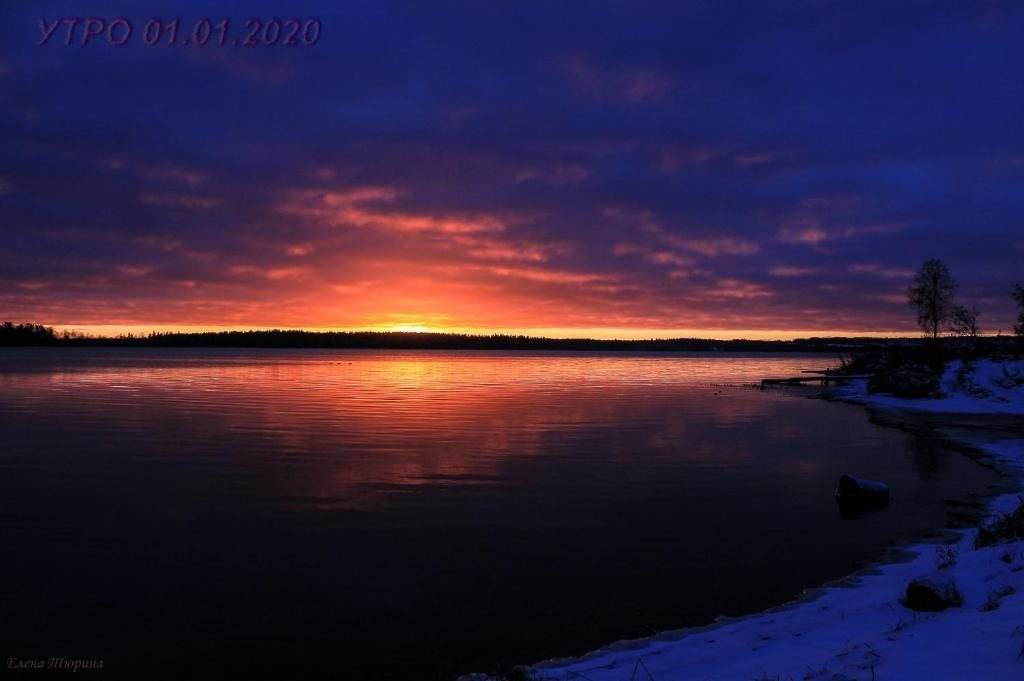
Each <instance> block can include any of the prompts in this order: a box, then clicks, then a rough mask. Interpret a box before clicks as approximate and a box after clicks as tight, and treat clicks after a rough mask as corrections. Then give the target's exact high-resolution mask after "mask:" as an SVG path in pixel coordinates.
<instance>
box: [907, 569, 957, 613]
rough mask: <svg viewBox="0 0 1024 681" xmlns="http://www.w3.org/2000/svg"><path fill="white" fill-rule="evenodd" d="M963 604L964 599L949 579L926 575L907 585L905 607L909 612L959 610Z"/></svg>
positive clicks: (953, 582)
mask: <svg viewBox="0 0 1024 681" xmlns="http://www.w3.org/2000/svg"><path fill="white" fill-rule="evenodd" d="M963 604H964V598H963V596H961V595H960V590H959V589H957V588H956V582H955V581H953V579H952V578H951V577H946V576H944V575H928V576H925V577H918V578H917V579H915V580H913V581H911V582H910V584H908V585H907V598H906V606H907V607H908V608H910V609H911V610H917V611H919V612H939V611H942V610H945V609H946V608H959V607H960V606H961V605H963Z"/></svg>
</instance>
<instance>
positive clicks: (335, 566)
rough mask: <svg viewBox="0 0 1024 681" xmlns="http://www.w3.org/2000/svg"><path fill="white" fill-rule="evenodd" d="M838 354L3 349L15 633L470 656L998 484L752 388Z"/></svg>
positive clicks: (62, 646)
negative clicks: (869, 501) (858, 509)
mask: <svg viewBox="0 0 1024 681" xmlns="http://www.w3.org/2000/svg"><path fill="white" fill-rule="evenodd" d="M830 361H832V360H831V358H828V357H793V356H784V357H771V356H721V355H656V356H635V355H630V356H626V355H606V354H568V353H550V354H528V353H527V354H518V353H458V352H372V351H366V352H363V351H325V352H318V351H279V350H278V351H270V350H268V351H251V350H246V351H227V350H220V351H212V350H211V351H204V350H144V349H141V350H140V349H119V350H118V349H114V350H85V349H59V350H53V349H18V350H0V442H2V448H0V543H2V548H0V656H2V657H3V658H4V659H5V660H6V658H8V657H10V656H16V657H20V658H32V657H41V658H46V657H51V656H64V657H70V658H73V657H81V658H89V659H97V658H98V659H102V660H104V671H103V672H102V673H96V672H82V671H80V672H78V673H77V675H76V676H86V677H87V678H99V677H104V678H113V677H118V678H122V677H127V676H130V677H133V678H159V677H165V678H261V679H291V678H296V679H297V678H343V679H450V678H453V677H454V676H455V675H457V674H459V673H462V672H466V671H470V670H493V669H494V668H495V667H496V665H499V664H500V665H503V666H506V667H507V666H510V665H511V664H513V663H517V662H532V661H537V660H539V659H541V658H544V657H550V656H558V655H569V654H579V653H583V652H585V651H587V650H589V649H592V648H595V647H597V646H599V645H602V644H606V643H609V642H611V641H613V640H615V639H619V638H623V637H637V636H642V635H645V634H648V633H650V632H651V631H653V630H658V629H666V628H677V627H682V626H686V625H696V624H704V623H707V622H709V621H710V620H711V619H712V618H713V617H714V616H715V615H716V614H719V613H726V614H739V613H743V612H749V611H753V610H758V609H762V608H764V607H767V606H770V605H773V604H776V603H778V602H780V601H782V600H785V599H787V598H789V597H791V596H794V595H795V594H797V593H798V592H799V590H800V589H801V588H804V587H808V586H813V585H816V584H819V583H821V582H822V581H824V580H826V579H830V578H835V577H838V576H841V575H843V574H846V573H848V572H849V571H850V570H851V568H852V562H853V561H854V560H855V559H861V558H865V557H868V556H871V555H873V554H875V553H877V552H878V551H879V550H880V549H881V548H883V547H884V545H885V544H886V542H887V541H888V540H890V539H893V538H901V537H903V538H905V537H911V536H913V535H915V534H916V533H919V532H922V531H924V530H927V529H929V528H933V527H937V526H941V525H943V524H944V523H945V521H946V516H945V508H944V504H943V499H945V498H947V497H951V496H956V495H961V494H964V493H965V492H968V491H971V490H983V489H984V488H985V487H986V486H987V485H988V484H989V483H991V482H993V481H994V480H995V476H994V474H992V473H990V472H989V471H987V470H985V469H982V468H980V467H979V466H977V465H975V464H973V463H971V462H970V461H969V460H967V459H966V458H965V457H963V456H961V455H959V454H956V453H954V452H949V451H945V450H943V449H941V448H939V447H937V446H935V444H934V443H931V442H928V441H921V440H916V439H914V438H913V437H911V436H909V435H906V434H902V433H900V432H897V431H894V430H889V429H883V428H880V427H877V426H874V425H872V424H870V423H869V422H868V420H867V418H866V416H865V414H864V413H863V411H861V410H859V409H857V408H855V407H850V406H847V405H841V404H834V403H827V402H823V401H820V400H809V399H801V397H800V396H799V395H800V394H801V393H799V392H797V393H795V394H794V393H793V392H789V393H784V392H775V391H758V390H753V389H750V388H748V387H743V386H742V384H743V383H748V382H750V381H753V380H756V379H758V378H760V377H762V376H773V375H792V374H794V373H795V372H796V371H799V370H800V369H805V368H811V369H813V368H822V367H823V366H825V365H827V364H828V363H830ZM794 395H796V396H794ZM847 471H854V472H857V473H859V474H861V475H863V476H867V477H876V478H880V479H884V480H887V481H888V482H889V483H890V484H891V486H892V487H893V490H894V496H895V498H894V501H893V503H892V505H891V506H890V508H889V509H888V510H886V511H883V512H880V513H876V514H873V515H869V516H865V517H861V518H859V519H856V520H852V521H851V520H843V519H842V518H841V517H840V516H839V514H838V512H837V509H836V506H835V503H834V500H833V497H832V491H833V489H834V487H835V482H836V479H837V478H838V476H839V475H840V474H841V473H843V472H847ZM24 675H25V676H26V677H31V675H32V672H25V673H24ZM33 678H34V677H33Z"/></svg>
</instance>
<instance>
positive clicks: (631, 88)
mask: <svg viewBox="0 0 1024 681" xmlns="http://www.w3.org/2000/svg"><path fill="white" fill-rule="evenodd" d="M566 72H567V73H568V75H569V81H570V83H572V85H573V87H574V88H576V90H577V91H579V92H581V93H583V94H585V95H587V96H589V97H593V98H595V99H602V100H611V101H621V102H629V103H634V104H636V103H641V102H647V101H651V100H655V99H660V98H661V97H663V96H665V95H666V94H668V93H669V92H671V91H672V89H673V88H674V87H675V81H674V80H673V79H672V78H670V77H668V76H665V75H663V74H660V73H656V72H654V71H646V70H642V69H632V68H621V67H616V68H597V67H595V66H593V65H591V64H590V62H589V61H588V60H587V59H586V58H585V57H584V56H583V55H576V56H574V57H572V58H571V59H569V61H568V64H567V65H566Z"/></svg>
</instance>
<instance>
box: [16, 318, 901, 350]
mask: <svg viewBox="0 0 1024 681" xmlns="http://www.w3.org/2000/svg"><path fill="white" fill-rule="evenodd" d="M892 342H894V341H893V340H892V339H887V338H842V337H837V338H802V339H797V340H791V341H783V340H743V339H740V340H713V339H705V338H670V339H649V340H603V339H594V338H543V337H536V336H522V335H508V334H492V335H468V334H458V333H420V332H401V331H297V330H282V329H273V330H266V331H219V332H203V333H151V334H149V335H148V336H131V335H127V336H119V337H116V338H103V337H95V336H83V335H81V334H70V333H67V334H56V333H54V331H53V329H50V328H48V327H43V326H39V325H34V324H18V325H15V324H12V323H10V322H5V323H4V324H3V325H2V326H0V345H71V346H132V347H197V348H198V347H223V348H364V349H391V350H575V351H622V352H673V351H674V352H681V351H688V352H715V351H721V352H837V351H840V352H850V351H854V350H858V349H864V348H867V347H871V346H875V345H879V344H887V343H892Z"/></svg>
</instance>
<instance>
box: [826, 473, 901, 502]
mask: <svg viewBox="0 0 1024 681" xmlns="http://www.w3.org/2000/svg"><path fill="white" fill-rule="evenodd" d="M836 496H837V497H839V500H840V501H842V502H846V503H854V504H856V503H866V504H878V503H882V504H885V503H888V502H889V486H888V485H886V484H885V483H884V482H879V481H878V480H866V479H864V478H858V477H856V476H853V475H844V476H843V477H841V478H839V485H838V486H837V487H836Z"/></svg>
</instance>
